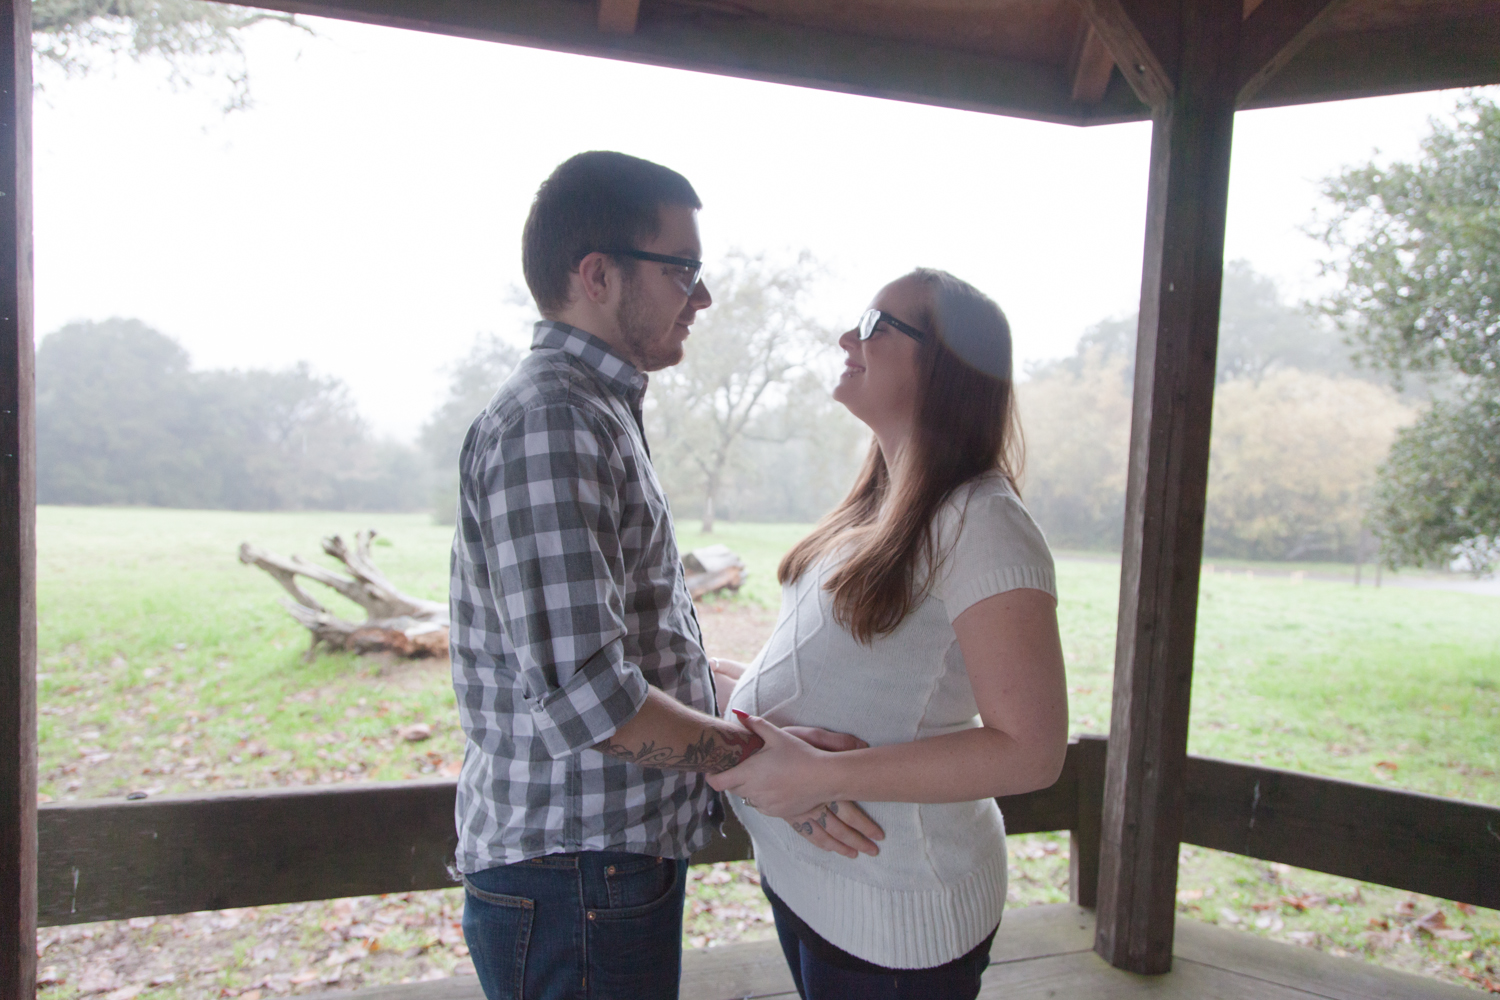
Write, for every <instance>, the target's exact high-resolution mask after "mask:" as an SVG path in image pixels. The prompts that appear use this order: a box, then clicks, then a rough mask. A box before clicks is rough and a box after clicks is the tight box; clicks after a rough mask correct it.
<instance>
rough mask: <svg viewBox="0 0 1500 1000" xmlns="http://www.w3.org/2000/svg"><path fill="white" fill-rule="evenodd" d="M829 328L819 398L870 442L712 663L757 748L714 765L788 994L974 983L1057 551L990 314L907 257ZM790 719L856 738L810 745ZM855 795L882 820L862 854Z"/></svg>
mask: <svg viewBox="0 0 1500 1000" xmlns="http://www.w3.org/2000/svg"><path fill="white" fill-rule="evenodd" d="M839 346H840V347H842V348H843V349H844V351H845V353H846V355H847V358H846V364H845V369H844V372H843V375H842V377H841V378H840V380H839V384H838V386H837V388H836V389H835V390H834V398H835V399H836V400H838V401H839V402H840V403H842V404H844V406H846V407H847V408H848V409H849V411H850V412H851V413H853V414H854V415H855V416H856V417H858V418H859V419H860V420H862V421H864V422H865V423H866V424H868V425H869V427H870V429H871V430H872V431H873V432H874V441H873V443H872V445H871V449H870V454H869V457H868V459H867V460H866V462H865V466H864V469H863V471H862V472H861V473H860V475H859V479H858V481H857V483H856V484H855V486H854V488H853V490H852V491H851V492H850V493H849V496H848V497H847V498H846V499H845V500H844V501H843V503H842V504H840V505H839V507H838V508H837V509H835V510H834V511H833V512H832V513H831V514H829V515H828V516H827V517H826V518H824V519H823V521H822V522H821V523H820V524H819V525H818V526H817V527H816V528H815V529H814V530H813V532H812V534H810V535H808V536H807V537H806V538H804V539H803V540H802V541H801V542H799V543H798V544H797V546H796V547H794V548H793V549H792V551H791V552H790V553H788V554H787V556H786V558H785V559H784V560H782V563H781V568H780V574H779V575H780V579H781V582H782V585H783V596H782V610H781V616H780V619H779V620H778V622H777V625H776V630H775V632H774V633H773V634H772V636H771V639H770V640H769V641H768V643H767V645H766V647H765V649H763V650H762V651H761V653H760V655H759V657H757V659H756V661H755V662H754V663H753V664H751V665H750V666H749V667H744V668H742V667H740V666H739V665H738V664H732V663H727V662H724V661H720V662H719V664H718V666H717V669H718V675H719V678H720V679H721V680H722V681H723V682H724V683H723V685H722V686H723V688H724V693H725V694H726V695H727V698H726V701H727V706H728V707H729V708H730V709H731V710H737V711H738V712H739V713H741V714H742V717H743V718H744V721H745V723H746V725H748V726H750V727H751V728H752V729H753V730H754V731H755V732H756V733H758V734H759V735H760V736H761V737H762V738H763V739H764V740H765V741H766V746H765V749H763V750H761V751H760V752H759V753H757V754H756V755H755V756H753V757H751V758H750V759H749V760H747V761H746V762H745V763H743V764H741V765H739V766H738V767H736V768H734V769H732V770H729V771H726V772H724V773H722V774H719V775H715V776H712V777H710V779H709V780H710V782H711V783H712V784H713V785H714V786H715V787H716V788H718V789H720V790H722V791H728V792H730V793H732V794H731V802H732V803H733V804H734V807H735V809H736V811H737V812H738V813H739V815H740V817H741V818H742V819H743V821H744V823H745V826H746V827H747V828H748V829H749V831H750V834H751V836H752V838H753V839H754V842H755V857H756V859H757V861H758V863H759V865H760V869H761V877H762V885H763V886H764V887H765V892H766V896H767V898H768V899H769V900H770V901H771V905H772V909H773V912H774V914H775V917H776V929H777V933H778V934H779V936H780V938H781V944H782V948H783V950H784V951H785V953H786V956H787V961H788V963H789V964H790V965H791V969H792V976H793V978H794V979H795V980H796V983H797V990H798V993H799V994H800V995H801V996H802V997H804V998H806V1000H825V998H835V997H837V998H840V1000H844V998H855V997H872V998H873V997H892V998H895V997H921V998H923V1000H938V998H949V997H953V998H958V997H964V998H972V997H974V996H976V995H977V994H978V991H979V977H980V973H982V972H983V971H984V969H985V967H986V966H987V965H988V963H989V946H990V942H991V940H992V939H993V937H994V934H995V930H996V928H997V927H998V925H999V922H1000V914H1001V910H1002V909H1003V907H1004V905H1005V891H1006V868H1007V866H1006V855H1005V827H1004V822H1003V820H1002V819H1001V816H1000V811H999V809H998V808H997V806H996V805H995V802H994V797H995V796H997V795H1013V794H1017V793H1020V792H1027V791H1031V790H1033V789H1037V788H1043V787H1046V786H1047V785H1050V784H1052V782H1054V781H1055V780H1056V779H1057V776H1058V774H1059V772H1060V770H1061V768H1062V762H1063V757H1064V755H1065V753H1066V743H1067V692H1066V686H1065V683H1064V677H1063V659H1062V650H1061V645H1060V643H1059V640H1058V634H1057V616H1056V589H1055V584H1054V580H1053V569H1052V557H1051V555H1050V553H1049V552H1048V550H1047V545H1046V542H1045V541H1044V540H1043V538H1042V534H1041V532H1040V531H1039V530H1038V529H1037V527H1036V524H1035V523H1034V522H1033V521H1032V520H1031V517H1030V516H1029V515H1028V514H1027V512H1026V509H1025V508H1024V507H1023V506H1022V505H1021V502H1020V499H1019V497H1018V496H1017V494H1016V488H1015V474H1016V472H1017V471H1018V470H1017V463H1018V459H1017V457H1016V456H1017V454H1018V452H1019V444H1020V434H1019V429H1018V428H1017V426H1016V418H1015V409H1014V400H1013V395H1012V383H1011V377H1010V375H1011V357H1010V354H1011V351H1010V332H1009V327H1008V325H1007V323H1006V320H1005V316H1004V314H1003V313H1002V312H1001V311H1000V309H999V307H998V306H996V305H995V303H994V302H992V301H991V300H990V299H988V298H987V297H985V296H984V295H983V294H982V293H980V292H979V291H977V290H976V289H974V288H973V287H971V286H970V285H968V284H966V283H964V282H962V281H959V280H958V279H957V278H954V277H953V276H952V275H949V274H947V273H945V272H942V271H933V270H927V269H919V270H917V271H914V272H912V273H911V274H909V275H907V276H905V277H903V278H900V279H898V280H896V281H893V282H892V283H891V284H889V285H887V286H886V287H885V288H883V289H881V291H880V293H879V294H878V295H877V296H876V297H875V300H874V302H873V304H872V308H871V309H870V311H869V312H867V313H866V314H865V316H864V318H863V319H862V320H861V322H860V326H859V327H858V328H857V329H855V330H850V331H848V332H847V333H845V334H844V335H843V336H841V337H840V338H839ZM731 688H732V694H730V693H729V691H730V689H731ZM793 725H801V726H819V727H822V728H824V729H828V730H833V731H836V732H842V733H850V734H853V735H854V736H857V737H859V738H860V739H862V740H864V741H865V742H867V743H868V744H869V748H868V749H858V750H852V751H847V752H843V753H832V752H828V751H824V750H820V749H818V748H817V747H814V746H811V745H809V744H807V743H805V742H803V741H802V740H799V739H797V738H795V737H794V736H792V735H789V734H787V733H785V732H783V727H786V726H793ZM850 802H857V803H859V804H860V805H861V806H862V807H863V809H864V811H865V812H866V813H868V814H869V818H870V819H872V820H874V822H875V823H877V824H879V827H880V828H882V829H883V830H884V834H885V836H884V839H883V840H882V842H881V844H880V847H879V850H878V853H876V852H875V848H874V845H873V844H870V843H869V842H868V841H867V840H866V839H865V838H864V837H863V836H862V835H861V832H862V831H864V832H871V833H872V835H876V836H878V831H872V830H871V829H870V828H869V827H868V825H867V823H868V821H867V820H865V817H864V816H863V815H861V814H859V813H858V812H857V811H856V810H853V809H849V808H847V806H845V804H846V803H850ZM841 806H845V807H844V808H841ZM841 816H843V817H844V818H847V819H849V820H850V824H847V825H846V824H844V822H843V820H842V819H841V818H840V817H841ZM831 835H832V836H831ZM830 841H836V842H837V843H830ZM850 844H858V845H860V847H861V850H863V851H864V853H866V854H873V855H874V856H873V857H860V856H859V855H858V854H857V853H856V852H855V851H854V850H850V849H848V847H847V846H846V845H850Z"/></svg>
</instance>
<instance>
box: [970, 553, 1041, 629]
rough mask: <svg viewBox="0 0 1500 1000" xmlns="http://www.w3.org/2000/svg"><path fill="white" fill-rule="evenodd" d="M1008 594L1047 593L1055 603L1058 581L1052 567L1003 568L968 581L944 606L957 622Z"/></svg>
mask: <svg viewBox="0 0 1500 1000" xmlns="http://www.w3.org/2000/svg"><path fill="white" fill-rule="evenodd" d="M1008 590H1044V591H1046V592H1047V593H1049V594H1051V595H1052V599H1053V600H1054V601H1055V600H1057V577H1056V574H1055V573H1054V572H1053V570H1052V567H1051V566H1003V567H1001V568H999V569H995V570H991V571H990V572H988V573H984V574H982V575H980V576H978V577H976V578H974V579H972V580H967V581H965V582H964V584H963V585H962V586H960V587H958V588H957V589H956V590H955V591H954V592H953V593H951V594H948V595H946V597H945V599H944V601H943V605H944V607H945V608H946V609H947V611H948V620H949V621H950V622H951V621H954V620H956V619H957V618H958V616H959V615H961V614H963V613H964V612H965V611H967V610H969V609H970V608H972V607H973V606H974V605H976V604H978V603H979V602H980V601H982V600H984V599H985V598H988V597H994V596H995V595H996V594H1003V593H1005V592H1006V591H1008Z"/></svg>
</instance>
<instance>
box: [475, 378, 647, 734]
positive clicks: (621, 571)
mask: <svg viewBox="0 0 1500 1000" xmlns="http://www.w3.org/2000/svg"><path fill="white" fill-rule="evenodd" d="M483 461H484V467H483V468H481V469H478V470H475V471H476V472H477V473H478V475H476V476H474V477H472V478H470V479H469V482H470V483H471V484H472V488H474V489H476V490H477V491H478V492H479V495H477V496H475V497H473V498H472V499H473V501H474V503H475V507H476V509H477V510H478V511H479V513H480V515H481V516H480V530H481V532H482V536H483V541H484V546H485V549H486V553H487V556H488V561H489V572H490V586H491V588H492V592H493V594H494V595H495V604H496V606H497V610H498V612H499V616H500V621H501V624H502V626H503V628H504V630H505V633H506V636H507V638H508V639H509V640H510V645H511V646H512V647H513V649H514V650H515V661H516V663H517V664H518V667H519V670H520V674H521V682H522V687H523V690H524V695H525V700H526V705H527V707H528V709H529V710H530V713H531V717H532V719H533V721H534V724H535V726H536V733H537V736H538V737H540V739H541V741H542V744H543V746H545V747H546V749H547V752H548V753H549V754H551V755H552V756H553V757H554V758H563V757H567V756H570V755H572V754H576V753H577V752H578V751H580V750H582V749H585V748H587V747H591V746H594V745H596V744H598V743H600V742H603V741H604V740H606V739H608V738H609V737H610V736H612V735H613V734H614V732H615V730H616V729H618V728H619V727H620V726H622V725H623V724H624V723H626V722H627V721H629V720H630V719H631V718H633V717H634V716H635V714H636V712H638V711H639V710H640V708H641V706H642V705H643V704H644V703H645V701H646V693H647V684H646V679H645V677H644V676H643V675H642V674H641V670H640V668H639V667H638V666H637V665H636V664H634V663H631V662H629V661H627V660H626V659H625V657H624V652H623V644H622V639H623V637H624V636H625V621H624V598H623V592H624V586H625V562H624V558H623V554H622V552H621V547H620V519H621V516H622V511H623V507H624V502H625V496H624V495H623V494H624V491H625V490H626V489H628V479H627V475H626V469H625V465H624V460H623V458H622V457H621V454H620V450H619V448H618V447H617V444H616V442H615V441H614V440H613V439H612V438H611V437H610V435H609V433H608V431H607V430H606V428H605V426H604V425H603V423H602V422H600V421H598V420H597V418H596V417H595V415H594V414H592V413H590V412H589V411H588V409H587V407H583V406H572V405H565V404H560V403H549V404H545V405H539V406H535V407H533V408H531V409H528V410H526V411H524V412H523V413H521V414H520V415H519V416H518V417H517V419H515V420H514V421H512V422H511V423H510V424H508V425H507V426H505V427H503V428H501V430H500V433H499V436H498V438H497V439H496V441H495V442H494V444H493V446H492V447H490V448H488V449H486V454H485V456H484V458H483Z"/></svg>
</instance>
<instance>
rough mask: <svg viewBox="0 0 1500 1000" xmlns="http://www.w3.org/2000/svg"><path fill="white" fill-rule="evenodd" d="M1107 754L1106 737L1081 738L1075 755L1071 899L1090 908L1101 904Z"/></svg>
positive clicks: (1070, 833) (1069, 878) (1069, 847)
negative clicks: (1100, 848)
mask: <svg viewBox="0 0 1500 1000" xmlns="http://www.w3.org/2000/svg"><path fill="white" fill-rule="evenodd" d="M1069 749H1070V750H1071V749H1072V748H1069ZM1108 752H1109V740H1108V739H1107V738H1106V737H1103V736H1084V737H1081V738H1080V739H1079V741H1078V747H1077V750H1076V751H1074V755H1075V756H1076V757H1077V758H1078V820H1077V822H1075V823H1074V824H1073V826H1072V829H1071V830H1070V831H1069V834H1068V898H1069V899H1071V900H1072V901H1073V902H1075V903H1077V904H1078V905H1079V906H1087V907H1089V908H1093V907H1094V906H1097V905H1098V903H1099V836H1100V831H1101V829H1102V826H1103V822H1104V768H1105V759H1106V757H1107V755H1108Z"/></svg>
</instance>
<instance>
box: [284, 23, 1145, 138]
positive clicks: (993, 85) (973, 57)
mask: <svg viewBox="0 0 1500 1000" xmlns="http://www.w3.org/2000/svg"><path fill="white" fill-rule="evenodd" d="M257 6H261V7H266V8H269V9H272V10H283V11H288V12H291V13H299V14H309V15H315V16H318V17H333V18H340V19H343V20H350V21H360V22H364V23H367V24H381V25H386V26H389V27H395V28H407V29H411V30H415V31H428V32H435V33H438V34H446V35H456V36H460V37H464V38H478V39H484V40H488V41H496V42H507V43H511V44H516V45H528V46H533V47H536V48H543V49H552V50H556V51H560V52H574V53H578V54H582V55H591V56H601V57H606V58H611V59H622V60H626V61H630V62H640V63H647V64H650V65H656V66H669V67H674V68H678V69H688V70H695V71H700V72H708V73H718V74H721V75H725V76H734V77H743V78H746V79H752V80H765V81H770V82H773V83H785V84H792V85H795V86H803V87H815V88H818V89H822V90H833V91H838V92H841V93H849V94H863V95H866V96H870V97H883V98H890V99H892V100H900V101H912V102H916V103H920V104H932V105H937V106H939V107H949V108H959V109H963V110H969V111H980V112H985V113H990V114H1004V115H1013V116H1016V117H1020V118H1030V119H1034V120H1037V121H1049V122H1066V123H1072V124H1085V123H1087V124H1102V123H1108V122H1122V121H1139V120H1141V119H1143V118H1145V117H1146V114H1147V109H1146V108H1145V107H1144V106H1143V105H1141V104H1140V102H1139V101H1137V100H1136V99H1135V95H1134V93H1133V92H1131V91H1130V90H1129V89H1128V88H1110V89H1109V90H1108V92H1107V93H1106V94H1105V96H1104V98H1103V99H1102V101H1101V102H1100V103H1099V104H1098V105H1093V106H1089V105H1082V104H1079V103H1078V102H1076V101H1074V100H1073V98H1072V93H1071V86H1070V83H1071V81H1069V80H1068V79H1067V78H1066V76H1065V74H1064V73H1063V72H1062V67H1061V66H1054V65H1047V64H1045V63H1038V62H1027V61H1024V60H1018V59H1007V58H1001V57H998V56H995V55H992V54H985V53H980V52H972V51H961V50H957V49H948V48H941V47H938V46H933V45H926V44H922V43H919V42H912V41H902V40H899V39H889V38H877V37H870V36H867V35H860V34H854V33H849V34H844V33H839V32H833V31H827V30H821V29H816V28H808V27H802V26H798V25H793V24H785V23H780V22H777V21H774V20H769V19H766V18H761V17H754V16H745V15H744V14H743V13H738V12H737V8H735V7H734V5H731V4H715V5H705V6H701V7H691V8H689V7H685V6H684V7H678V6H667V5H662V6H658V7H653V8H651V9H650V16H649V17H646V18H643V19H641V20H640V21H639V22H638V24H637V25H636V30H635V32H634V33H633V34H630V35H615V34H608V33H604V32H601V31H599V28H598V20H597V12H596V9H595V7H594V5H593V4H589V3H581V2H578V0H506V2H505V3H495V2H493V0H265V2H263V3H259V4H257Z"/></svg>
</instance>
